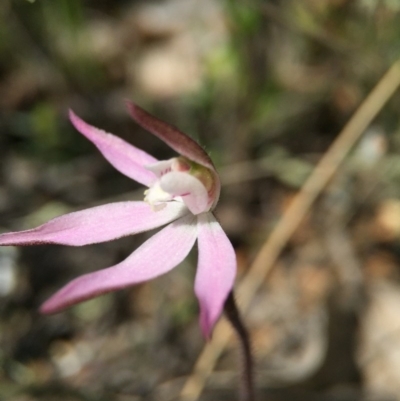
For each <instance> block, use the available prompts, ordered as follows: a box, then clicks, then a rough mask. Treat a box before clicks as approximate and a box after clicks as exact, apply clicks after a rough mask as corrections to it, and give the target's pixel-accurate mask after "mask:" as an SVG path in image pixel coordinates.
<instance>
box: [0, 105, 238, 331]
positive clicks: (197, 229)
mask: <svg viewBox="0 0 400 401" xmlns="http://www.w3.org/2000/svg"><path fill="white" fill-rule="evenodd" d="M127 106H128V110H129V112H130V114H131V116H132V117H133V119H134V120H135V121H136V122H137V123H138V124H139V125H141V126H142V127H143V128H144V129H146V130H147V131H149V132H151V133H152V134H154V135H156V136H157V137H158V138H160V139H161V140H162V141H164V142H165V143H166V144H167V145H169V146H170V147H171V148H172V149H173V150H174V151H176V152H177V153H178V156H177V157H175V158H173V159H170V160H165V161H158V160H156V159H155V158H154V157H153V156H151V155H149V154H147V153H146V152H144V151H143V150H140V149H138V148H136V147H135V146H133V145H131V144H128V143H127V142H125V141H124V140H122V139H120V138H118V137H116V136H114V135H112V134H109V133H106V132H104V131H102V130H100V129H98V128H95V127H93V126H91V125H89V124H87V123H86V122H84V121H83V120H81V119H80V118H79V117H78V116H76V115H75V114H74V113H73V112H72V111H71V112H70V120H71V122H72V124H73V125H74V126H75V128H76V129H77V130H78V131H79V132H80V133H81V134H82V135H84V136H85V137H86V138H87V139H89V140H90V141H91V142H93V144H94V145H95V146H96V147H97V148H98V149H99V150H100V152H101V153H102V154H103V156H104V157H105V158H106V159H107V160H108V161H109V162H110V163H111V164H112V165H113V166H114V167H115V168H116V169H117V170H118V171H120V172H121V173H122V174H125V175H126V176H128V177H129V178H132V179H133V180H135V181H137V182H139V183H141V184H143V185H145V186H146V187H148V189H147V190H146V191H145V197H144V201H142V202H134V201H131V202H129V201H128V202H116V203H110V204H107V205H103V206H97V207H94V208H91V209H87V210H83V211H78V212H74V213H70V214H66V215H64V216H60V217H57V218H55V219H53V220H50V221H48V222H47V223H45V224H43V225H41V226H39V227H36V228H33V229H30V230H26V231H20V232H12V233H6V234H2V235H0V245H3V246H8V245H40V244H61V245H70V246H82V245H88V244H95V243H99V242H104V241H109V240H112V239H116V238H120V237H123V236H126V235H130V234H136V233H139V232H143V231H147V230H151V229H154V228H157V227H161V226H165V227H163V228H162V229H161V230H160V231H158V232H157V233H156V234H155V235H154V236H152V237H151V238H150V239H148V240H147V241H146V242H145V243H143V245H141V246H140V247H139V248H138V249H136V250H135V251H134V252H133V253H132V254H131V255H130V256H128V257H127V258H126V259H125V260H123V261H122V262H120V263H118V264H116V265H114V266H111V267H108V268H106V269H102V270H98V271H95V272H93V273H89V274H85V275H83V276H81V277H78V278H76V279H74V280H73V281H71V282H70V283H69V284H67V285H66V286H65V287H63V288H62V289H60V290H59V291H58V292H56V293H55V294H54V295H53V296H52V297H51V298H50V299H48V300H47V301H46V302H45V303H44V304H43V305H42V307H41V311H42V312H43V313H55V312H59V311H61V310H63V309H65V308H67V307H69V306H71V305H74V304H77V303H79V302H82V301H85V300H87V299H90V298H93V297H96V296H98V295H101V294H105V293H108V292H110V291H115V290H119V289H121V288H125V287H128V286H131V285H134V284H138V283H142V282H144V281H147V280H150V279H153V278H155V277H157V276H160V275H161V274H164V273H166V272H168V271H170V270H171V269H173V268H174V267H175V266H177V265H178V264H179V263H180V262H182V261H183V259H185V258H186V256H187V255H188V253H189V251H190V250H191V249H192V248H193V246H194V244H195V242H196V240H197V244H198V265H197V272H196V277H195V284H194V288H195V293H196V296H197V298H198V301H199V304H200V325H201V329H202V331H203V333H204V335H205V336H206V337H207V338H209V337H210V334H211V331H212V328H213V326H214V324H215V322H216V321H217V319H218V318H219V316H220V314H221V312H222V310H223V308H224V303H225V300H226V299H227V297H228V294H229V293H230V292H231V290H232V287H233V283H234V279H235V274H236V258H235V253H234V250H233V247H232V245H231V243H230V241H229V239H228V238H227V236H226V234H225V233H224V231H223V229H222V228H221V226H220V225H219V223H218V221H217V220H216V219H215V217H214V215H213V209H214V208H215V206H216V204H217V202H218V198H219V193H220V186H221V185H220V181H219V177H218V174H217V172H216V170H215V167H214V165H213V163H212V161H211V159H210V158H209V156H208V155H207V153H206V152H205V151H204V150H203V149H202V148H201V147H200V146H199V145H198V144H197V143H196V142H195V141H194V140H193V139H191V138H190V137H188V136H187V135H185V134H184V133H182V132H180V131H179V130H178V129H176V128H175V127H173V126H171V125H169V124H167V123H165V122H163V121H161V120H158V119H157V118H155V117H153V116H151V115H150V114H149V113H147V112H146V111H144V110H143V109H141V108H140V107H138V106H136V105H134V104H133V103H130V102H127Z"/></svg>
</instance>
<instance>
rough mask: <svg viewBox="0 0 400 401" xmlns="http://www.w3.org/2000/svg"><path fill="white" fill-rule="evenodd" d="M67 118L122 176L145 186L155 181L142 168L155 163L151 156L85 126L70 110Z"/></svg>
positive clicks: (110, 135)
mask: <svg viewBox="0 0 400 401" xmlns="http://www.w3.org/2000/svg"><path fill="white" fill-rule="evenodd" d="M69 117H70V120H71V122H72V124H73V125H74V126H75V128H76V129H77V130H78V131H79V132H80V133H81V134H82V135H84V136H85V137H86V138H87V139H89V141H91V142H93V143H94V144H95V145H96V146H97V148H98V149H99V150H100V152H101V153H102V154H103V156H104V157H105V158H106V159H107V160H108V161H109V162H110V163H111V164H112V165H113V166H114V167H115V168H116V169H117V170H118V171H120V172H121V173H122V174H125V175H126V176H128V177H129V178H132V179H133V180H135V181H137V182H140V183H141V184H143V185H147V186H150V185H151V184H152V183H153V182H154V181H155V179H156V177H155V175H154V174H153V173H152V172H151V171H149V170H147V169H146V168H144V166H145V165H148V164H152V163H155V162H157V159H155V158H154V157H153V156H151V155H149V154H147V153H146V152H144V151H143V150H140V149H138V148H136V147H135V146H133V145H131V144H129V143H127V142H125V141H124V140H122V139H121V138H118V137H117V136H115V135H112V134H109V133H107V132H105V131H103V130H100V129H98V128H95V127H93V126H91V125H89V124H87V123H86V122H85V121H83V120H82V119H80V118H79V117H78V116H77V115H76V114H74V112H73V111H72V110H70V112H69Z"/></svg>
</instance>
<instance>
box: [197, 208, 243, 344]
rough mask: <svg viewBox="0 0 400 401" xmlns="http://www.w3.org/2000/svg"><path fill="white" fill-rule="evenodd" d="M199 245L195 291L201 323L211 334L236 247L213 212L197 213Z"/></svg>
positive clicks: (229, 282)
mask: <svg viewBox="0 0 400 401" xmlns="http://www.w3.org/2000/svg"><path fill="white" fill-rule="evenodd" d="M198 247H199V261H198V266H197V273H196V279H195V293H196V296H197V298H198V300H199V304H200V327H201V329H202V331H203V334H204V336H205V337H206V338H210V335H211V331H212V329H213V327H214V325H215V323H216V321H217V320H218V318H219V317H220V315H221V313H222V311H223V308H224V303H225V300H226V298H227V297H228V295H229V293H230V292H231V290H232V288H233V284H234V280H235V276H236V255H235V251H234V249H233V247H232V244H231V243H230V241H229V239H228V237H227V236H226V234H225V233H224V231H223V229H222V227H221V226H220V225H219V223H218V222H217V220H216V219H215V217H214V216H213V215H212V213H204V214H201V215H199V216H198Z"/></svg>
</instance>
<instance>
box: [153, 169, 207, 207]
mask: <svg viewBox="0 0 400 401" xmlns="http://www.w3.org/2000/svg"><path fill="white" fill-rule="evenodd" d="M160 187H161V189H162V190H164V191H165V192H167V193H169V194H171V195H173V196H181V197H182V200H183V202H184V203H185V205H186V206H187V207H188V209H189V210H190V211H191V212H192V213H193V214H199V213H203V212H205V211H206V210H208V209H209V208H210V205H209V204H208V203H209V200H208V193H207V189H206V188H205V186H204V185H203V184H202V183H201V182H200V180H198V179H197V178H196V177H193V176H192V175H190V174H187V173H181V172H179V171H176V172H172V173H167V174H165V175H163V176H162V177H161V179H160Z"/></svg>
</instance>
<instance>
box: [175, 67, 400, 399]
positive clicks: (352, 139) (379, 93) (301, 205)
mask: <svg viewBox="0 0 400 401" xmlns="http://www.w3.org/2000/svg"><path fill="white" fill-rule="evenodd" d="M399 85H400V60H398V61H396V62H395V63H394V64H393V65H392V67H391V68H390V69H389V71H388V72H387V73H386V74H385V75H384V76H383V77H382V78H381V80H380V81H379V83H378V84H377V85H376V86H375V88H374V89H373V90H372V91H371V93H370V94H369V95H368V97H367V98H366V99H365V100H364V102H363V103H362V104H361V106H360V107H359V108H358V110H357V111H356V112H355V113H354V115H353V117H352V118H351V119H350V121H349V122H348V123H347V124H346V126H345V127H344V129H343V130H342V132H341V133H340V134H339V135H338V136H337V139H336V140H335V141H334V142H333V144H332V145H331V147H330V148H329V149H328V151H327V152H326V154H325V155H324V157H323V158H322V159H321V160H320V162H319V163H318V165H317V166H316V167H315V169H314V171H313V173H312V174H311V175H310V177H309V178H308V180H307V181H306V182H305V184H304V185H303V187H302V189H301V190H300V192H299V193H298V195H297V196H296V198H295V199H294V200H293V202H292V204H291V205H290V207H289V208H288V210H287V212H286V214H285V215H284V216H283V217H282V219H281V220H280V221H279V223H278V224H277V226H276V227H275V229H274V231H273V232H272V233H271V235H270V237H269V238H268V239H267V241H266V242H265V244H264V245H263V246H262V248H261V250H260V251H259V253H258V255H257V257H256V259H255V260H254V262H253V264H252V266H251V267H250V269H249V271H248V273H247V274H246V276H245V277H244V279H243V280H242V281H241V282H240V283H239V285H238V289H237V291H236V292H237V299H238V300H239V302H240V305H241V307H242V309H243V310H246V309H247V308H248V307H249V305H250V302H251V301H252V299H253V296H254V294H255V293H256V292H257V291H258V290H259V289H260V287H261V286H262V285H263V283H264V281H265V279H266V277H267V276H268V274H269V273H270V272H271V271H272V268H273V266H274V264H275V262H276V260H277V258H278V257H279V254H280V252H281V251H282V249H283V247H284V246H285V245H286V244H287V242H288V240H289V239H290V237H291V236H292V234H293V233H294V231H295V230H296V228H297V227H298V226H299V224H300V222H301V221H302V219H303V218H304V217H305V215H306V214H307V212H308V211H309V210H310V207H311V206H312V204H313V203H314V201H315V200H316V198H317V197H318V195H319V194H320V193H321V191H322V190H323V188H324V187H325V186H326V184H327V183H328V182H329V180H330V179H331V177H332V176H333V175H334V174H335V172H336V171H337V169H338V168H339V166H340V165H341V163H342V162H343V160H344V159H345V157H346V156H347V155H348V153H349V151H350V150H351V149H352V147H353V146H354V145H355V143H356V142H357V140H358V139H359V138H360V137H361V135H362V133H363V132H364V131H365V129H366V128H367V127H368V126H369V124H370V123H371V122H372V120H373V119H374V118H375V116H376V115H377V114H378V113H379V111H380V110H381V109H382V108H383V106H384V105H385V104H386V102H387V101H388V100H389V98H390V97H391V96H392V95H393V94H394V92H395V91H396V90H397V88H398V87H399ZM231 334H232V330H231V328H230V327H229V325H228V323H227V322H226V321H225V320H221V321H220V322H219V323H218V325H217V326H216V328H215V330H214V334H213V339H212V341H211V342H210V343H208V344H207V345H206V346H205V347H204V349H203V351H202V352H201V354H200V356H199V358H198V360H197V362H196V364H195V366H194V369H193V372H192V375H191V376H190V377H189V378H188V379H187V381H186V383H185V385H184V386H183V388H182V390H181V393H180V399H182V400H185V401H196V400H197V399H198V398H199V396H200V394H201V392H202V390H203V388H204V386H205V383H206V380H207V378H208V376H209V374H210V373H211V372H212V371H213V369H214V365H215V363H216V361H217V359H218V358H219V356H220V355H221V353H222V351H223V350H224V348H225V346H226V344H227V343H228V341H229V338H230V336H231Z"/></svg>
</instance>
